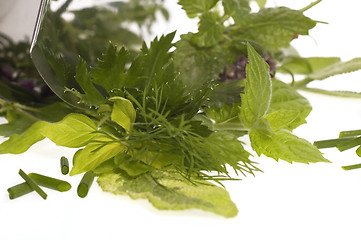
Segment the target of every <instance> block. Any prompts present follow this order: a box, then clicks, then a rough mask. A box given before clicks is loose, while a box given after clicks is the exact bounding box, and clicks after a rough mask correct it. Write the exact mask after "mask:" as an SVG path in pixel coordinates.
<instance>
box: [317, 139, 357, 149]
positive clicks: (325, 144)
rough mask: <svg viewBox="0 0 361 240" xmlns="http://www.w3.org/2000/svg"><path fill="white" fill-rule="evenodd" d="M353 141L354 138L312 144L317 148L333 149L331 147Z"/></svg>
mask: <svg viewBox="0 0 361 240" xmlns="http://www.w3.org/2000/svg"><path fill="white" fill-rule="evenodd" d="M353 139H355V138H354V137H345V138H336V139H328V140H321V141H316V142H314V143H313V145H315V146H316V147H317V148H333V147H337V146H339V145H340V144H344V143H346V142H350V141H352V140H353Z"/></svg>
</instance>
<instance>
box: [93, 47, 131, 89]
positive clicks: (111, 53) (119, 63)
mask: <svg viewBox="0 0 361 240" xmlns="http://www.w3.org/2000/svg"><path fill="white" fill-rule="evenodd" d="M128 58H129V53H128V52H127V51H126V50H125V49H124V48H121V49H120V50H119V51H117V48H116V47H115V46H114V45H112V44H109V47H108V50H107V52H106V53H105V54H103V59H102V60H100V59H99V60H98V66H97V67H96V68H92V70H91V72H90V75H91V77H92V78H93V82H94V83H96V84H98V85H100V86H102V87H104V88H105V89H106V90H107V91H108V92H110V91H111V90H112V89H114V88H122V87H123V86H124V83H123V81H124V72H125V64H126V63H127V60H128Z"/></svg>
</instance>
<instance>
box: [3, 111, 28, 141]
mask: <svg viewBox="0 0 361 240" xmlns="http://www.w3.org/2000/svg"><path fill="white" fill-rule="evenodd" d="M8 111H9V110H8ZM33 123H34V120H32V119H29V118H27V117H25V116H21V115H20V116H17V117H16V119H14V120H13V121H11V122H8V123H4V124H1V125H0V135H1V136H3V137H10V136H11V135H13V134H19V135H20V134H21V133H23V132H24V131H26V129H28V128H29V127H30V126H31V125H32V124H33Z"/></svg>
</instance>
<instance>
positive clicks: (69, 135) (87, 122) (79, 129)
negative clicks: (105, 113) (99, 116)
mask: <svg viewBox="0 0 361 240" xmlns="http://www.w3.org/2000/svg"><path fill="white" fill-rule="evenodd" d="M97 130H98V129H97V126H96V125H95V123H94V122H93V121H92V120H91V119H90V118H89V117H87V116H85V115H83V114H78V113H72V114H69V115H67V116H66V117H65V118H64V119H63V120H61V121H60V122H56V123H53V124H49V125H48V126H47V127H45V128H43V129H42V130H41V133H42V134H43V135H44V136H46V137H47V138H49V139H50V140H51V141H53V142H54V143H56V144H57V145H59V146H64V147H70V148H78V147H82V146H84V145H86V144H87V143H88V142H89V141H90V140H91V139H92V138H94V137H95V136H97V134H98V133H95V131H97Z"/></svg>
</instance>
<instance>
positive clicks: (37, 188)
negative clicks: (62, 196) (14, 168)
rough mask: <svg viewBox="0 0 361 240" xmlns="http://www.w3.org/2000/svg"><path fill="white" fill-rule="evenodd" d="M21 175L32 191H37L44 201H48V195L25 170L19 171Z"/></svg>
mask: <svg viewBox="0 0 361 240" xmlns="http://www.w3.org/2000/svg"><path fill="white" fill-rule="evenodd" d="M19 175H20V176H21V177H22V178H23V179H24V180H25V181H26V182H27V184H29V186H30V187H31V189H33V190H34V191H36V192H37V193H38V194H39V195H40V196H41V197H42V198H43V199H46V197H47V196H48V195H46V193H45V192H44V191H43V190H42V189H41V188H40V187H39V186H38V185H37V184H36V182H35V181H34V180H32V179H31V178H30V177H29V176H28V175H26V173H25V172H24V171H23V170H21V169H20V170H19Z"/></svg>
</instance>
